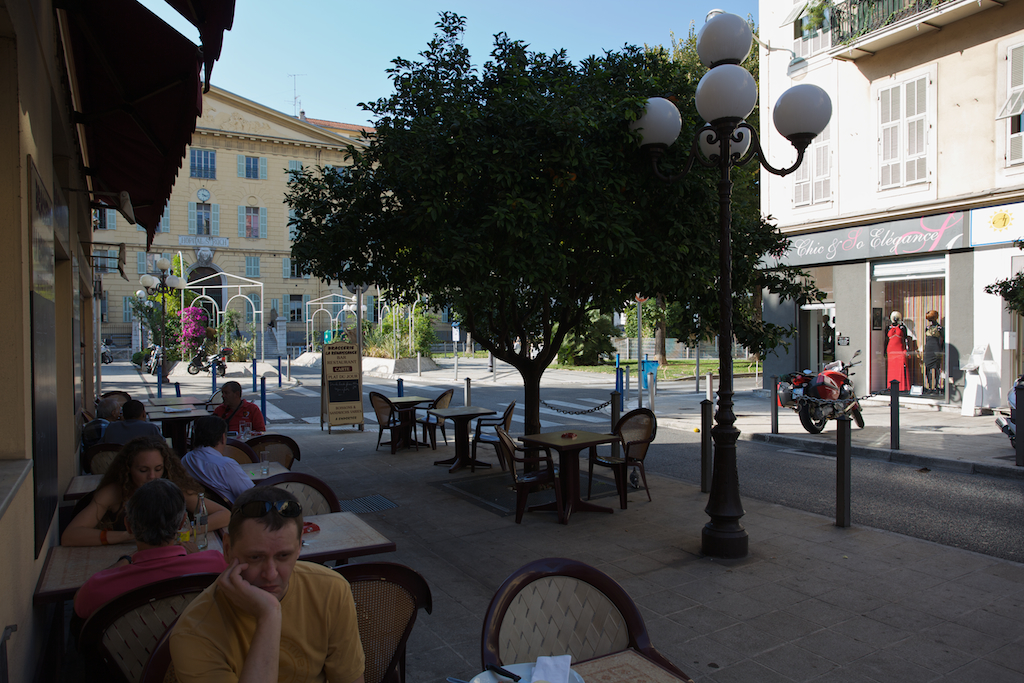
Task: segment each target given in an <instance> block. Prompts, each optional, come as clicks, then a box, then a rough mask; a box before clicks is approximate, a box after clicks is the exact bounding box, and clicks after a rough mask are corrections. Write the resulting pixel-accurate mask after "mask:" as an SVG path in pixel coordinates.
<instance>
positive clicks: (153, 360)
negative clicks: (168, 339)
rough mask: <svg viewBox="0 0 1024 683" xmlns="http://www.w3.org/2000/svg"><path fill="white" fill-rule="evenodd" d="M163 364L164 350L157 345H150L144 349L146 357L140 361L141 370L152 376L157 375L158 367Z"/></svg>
mask: <svg viewBox="0 0 1024 683" xmlns="http://www.w3.org/2000/svg"><path fill="white" fill-rule="evenodd" d="M163 364H164V349H163V347H162V346H160V345H158V344H150V345H149V348H148V349H146V356H145V358H144V359H143V361H142V368H143V369H144V370H145V371H146V372H148V373H150V374H152V375H157V374H159V372H160V367H161V366H162V365H163Z"/></svg>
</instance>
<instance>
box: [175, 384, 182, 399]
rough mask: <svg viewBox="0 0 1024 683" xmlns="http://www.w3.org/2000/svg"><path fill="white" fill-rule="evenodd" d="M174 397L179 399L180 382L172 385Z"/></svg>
mask: <svg viewBox="0 0 1024 683" xmlns="http://www.w3.org/2000/svg"><path fill="white" fill-rule="evenodd" d="M174 395H175V396H177V397H178V398H181V382H175V383H174Z"/></svg>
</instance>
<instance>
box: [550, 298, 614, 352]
mask: <svg viewBox="0 0 1024 683" xmlns="http://www.w3.org/2000/svg"><path fill="white" fill-rule="evenodd" d="M618 331H619V330H618V328H617V327H615V324H614V323H613V322H612V317H611V316H610V315H602V314H601V313H599V312H598V311H590V314H589V315H588V320H587V322H586V323H583V324H580V325H577V326H576V327H575V329H573V330H572V331H570V332H569V334H567V335H566V336H565V340H564V341H563V342H562V348H561V349H559V350H558V362H559V363H561V364H563V365H597V364H598V363H599V362H601V356H603V355H610V354H613V353H615V346H614V345H612V342H611V337H612V335H615V334H618Z"/></svg>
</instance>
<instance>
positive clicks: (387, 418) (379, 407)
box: [370, 391, 420, 453]
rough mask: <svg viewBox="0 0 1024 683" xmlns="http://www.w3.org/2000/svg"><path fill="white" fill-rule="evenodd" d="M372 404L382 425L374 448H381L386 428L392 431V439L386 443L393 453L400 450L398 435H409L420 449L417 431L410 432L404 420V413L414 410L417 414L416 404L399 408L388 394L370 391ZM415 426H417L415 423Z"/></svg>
mask: <svg viewBox="0 0 1024 683" xmlns="http://www.w3.org/2000/svg"><path fill="white" fill-rule="evenodd" d="M370 405H371V406H373V413H374V415H376V417H377V424H378V425H380V430H379V431H378V432H377V446H376V447H375V448H374V449H373V450H377V449H378V448H380V440H381V437H382V436H384V430H385V429H388V430H390V431H391V441H385V442H384V445H385V446H391V452H392V453H395V452H396V451H397V450H398V441H399V438H398V437H400V436H405V437H407V438H408V439H409V441H411V442H412V443H413V445H414V446H415V448H416V450H419V449H420V446H419V442H418V441H416V433H415V432H413V433H411V434H410V433H408V431H407V429H408V425H407V424H406V423H405V422H404V421H403V420H402V414H403V413H408V412H412V413H413V414H414V415H415V414H416V406H410V407H409V408H399V407H398V406H396V405H395V404H394V403H392V402H391V401H390V400H389V399H388V397H387V396H385V395H384V394H379V393H377V392H376V391H371V392H370ZM413 426H414V427H415V423H414V424H413Z"/></svg>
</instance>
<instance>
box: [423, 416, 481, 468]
mask: <svg viewBox="0 0 1024 683" xmlns="http://www.w3.org/2000/svg"><path fill="white" fill-rule="evenodd" d="M427 414H428V415H435V416H437V417H438V418H442V419H448V420H451V421H452V422H454V423H455V457H454V458H449V459H448V460H437V461H436V462H434V464H435V465H451V467H450V468H449V469H448V471H449V472H457V471H458V470H461V469H462V468H463V467H469V468H476V467H483V468H484V469H489V468H490V466H491V463H489V462H481V461H479V460H474V459H473V455H472V451H471V450H470V448H469V423H470V422H472V421H473V418H474V417H481V416H482V415H494V414H495V412H494V411H493V410H489V409H487V408H479V407H477V406H463V407H461V408H430V409H429V410H427Z"/></svg>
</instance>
